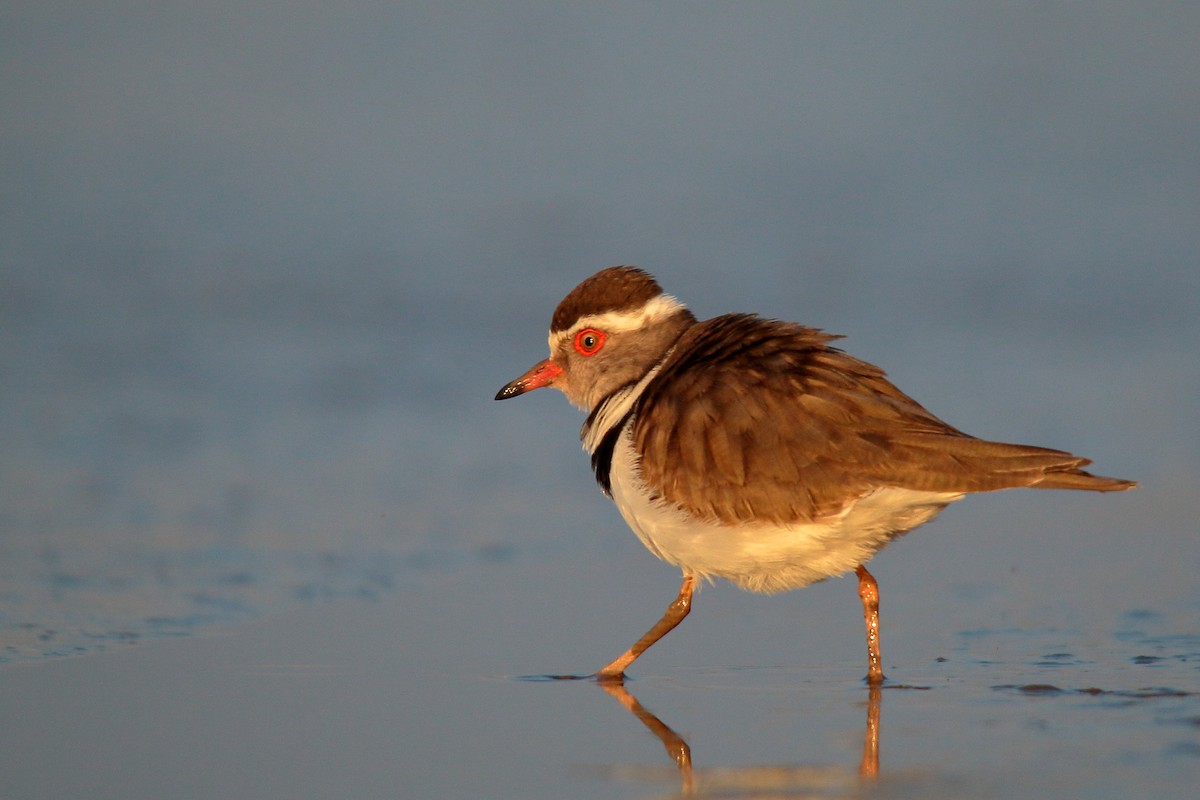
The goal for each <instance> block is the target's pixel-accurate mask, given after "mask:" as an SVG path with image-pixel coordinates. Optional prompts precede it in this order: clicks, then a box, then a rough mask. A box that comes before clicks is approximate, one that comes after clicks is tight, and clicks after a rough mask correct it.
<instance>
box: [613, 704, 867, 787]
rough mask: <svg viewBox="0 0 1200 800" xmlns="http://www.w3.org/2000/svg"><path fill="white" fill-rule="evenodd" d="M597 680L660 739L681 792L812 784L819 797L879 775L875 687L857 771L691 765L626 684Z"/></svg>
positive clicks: (684, 747) (682, 747)
mask: <svg viewBox="0 0 1200 800" xmlns="http://www.w3.org/2000/svg"><path fill="white" fill-rule="evenodd" d="M597 685H599V686H600V687H601V688H602V689H604V691H605V692H607V693H608V694H609V695H610V696H611V697H612V698H613V699H615V700H616V701H617V702H618V703H620V704H621V705H622V706H623V707H624V708H625V709H626V710H627V711H629V713H631V714H633V715H634V716H635V717H637V719H638V721H639V722H641V723H642V725H644V726H645V728H646V730H648V731H650V732H651V733H653V734H654V735H655V737H657V738H658V740H659V741H660V742H662V745H663V747H664V748H666V751H667V756H668V757H670V758H671V760H672V761H674V762H675V765H676V767H677V768H678V770H679V781H680V795H681V796H683V797H703V796H708V795H713V796H720V797H737V796H740V794H741V792H744V791H752V792H753V793H754V796H756V797H758V796H762V794H761V793H762V792H764V791H767V792H769V793H770V796H771V797H774V798H787V797H801V796H803V797H809V796H811V794H812V792H813V791H814V789H820V791H821V792H822V796H837V793H838V790H839V788H840V789H842V790H844V791H845V792H846V793H847V794H849V793H852V792H856V790H857V789H861V788H862V787H861V782H862V781H863V780H866V781H872V780H874V779H876V778H878V777H879V716H880V714H879V707H880V694H881V692H880V687H879V686H871V687H869V688H868V695H867V722H866V728H865V730H864V732H863V744H862V758H861V759H860V761H859V765H858V773H857V776H855V775H853V774H851V773H850V772H849V770H839V769H836V768H824V767H817V766H803V765H786V766H785V765H780V766H759V767H722V768H710V769H694V768H693V767H692V751H691V748H690V747H688V743H687V742H686V741H685V740H684V738H683V737H682V736H680V735H679V734H678V733H676V732H675V731H674V730H673V729H672V728H671V726H670V725H667V724H666V723H665V722H663V721H662V720H661V719H659V718H658V717H657V716H656V715H655V714H653V713H652V712H650V711H648V710H647V709H646V707H645V706H643V705H642V704H641V702H639V701H638V699H637V697H635V696H634V695H633V694H632V693H631V692H630V691H629V690H628V689H627V688H626V687H625V685H624V684H622V683H598V684H597ZM830 792H833V794H832V795H831V794H829V793H830Z"/></svg>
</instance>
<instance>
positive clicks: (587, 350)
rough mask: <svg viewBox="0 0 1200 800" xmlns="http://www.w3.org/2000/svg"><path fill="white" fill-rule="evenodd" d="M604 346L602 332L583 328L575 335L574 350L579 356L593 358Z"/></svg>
mask: <svg viewBox="0 0 1200 800" xmlns="http://www.w3.org/2000/svg"><path fill="white" fill-rule="evenodd" d="M603 346H604V331H598V330H596V329H595V328H584V329H583V330H581V331H580V332H579V333H577V334H575V349H576V350H578V351H579V353H580V354H581V355H585V356H594V355H595V354H596V353H597V351H599V350H600V348H601V347H603Z"/></svg>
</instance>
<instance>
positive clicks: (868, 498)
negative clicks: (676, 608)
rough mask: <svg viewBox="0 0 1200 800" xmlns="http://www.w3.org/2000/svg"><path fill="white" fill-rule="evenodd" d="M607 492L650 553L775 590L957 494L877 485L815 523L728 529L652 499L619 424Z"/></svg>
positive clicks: (883, 539) (881, 540) (925, 516)
mask: <svg viewBox="0 0 1200 800" xmlns="http://www.w3.org/2000/svg"><path fill="white" fill-rule="evenodd" d="M611 477H612V496H613V500H614V501H615V502H616V504H617V508H619V509H620V511H621V516H623V517H624V518H625V521H626V522H627V523H629V527H631V528H633V531H634V533H636V534H637V535H638V538H639V539H641V540H642V544H644V545H645V546H646V547H647V548H648V549H649V550H650V552H652V553H654V555H656V556H658V557H659V558H661V559H663V560H664V561H667V562H669V563H671V564H675V565H677V566H679V567H680V568H681V569H683V571H684V572H687V573H692V574H695V575H698V576H700V577H704V578H709V579H712V578H725V579H726V580H729V581H731V582H733V583H735V584H737V585H738V586H740V587H742V588H743V589H748V590H750V591H754V592H765V593H774V592H782V591H786V590H788V589H799V588H800V587H802V586H807V585H809V584H810V583H814V582H816V581H820V580H824V579H825V578H828V577H831V576H833V575H840V574H842V573H843V572H847V571H849V570H852V569H854V568H855V567H857V566H858V565H860V564H863V563H865V562H866V561H867V560H868V559H870V558H871V556H873V555H874V554H875V553H876V551H878V550H879V549H880V548H881V547H883V546H884V545H885V544H887V543H888V542H889V541H891V540H892V539H893V538H895V537H896V536H898V535H900V534H902V533H904V532H905V531H908V530H911V529H913V528H915V527H916V526H918V525H920V524H922V523H924V522H928V521H929V520H930V519H933V517H935V516H936V515H937V514H938V512H940V511H941V510H942V509H943V508H944V507H945V506H946V505H947V504H949V503H952V502H954V501H955V500H958V499H960V498H962V494H953V493H944V492H918V491H912V490H910V489H897V488H881V489H877V490H875V491H874V492H871V493H870V494H867V495H865V496H863V497H861V498H859V499H858V500H857V501H856V502H854V503H852V504H850V505H848V506H847V507H846V508H845V509H843V511H842V513H841V514H839V515H837V516H834V517H830V518H828V519H824V520H821V521H818V522H806V523H799V524H790V525H746V526H738V527H730V526H726V525H721V524H719V523H716V522H706V521H703V520H697V519H695V518H693V517H690V516H688V515H687V514H685V513H684V512H682V511H680V510H679V509H677V508H675V507H673V506H670V505H668V504H666V503H664V502H662V501H653V500H651V498H650V493H649V492H647V491H646V489H645V486H644V484H643V483H642V481H641V477H640V474H639V471H638V469H637V457H636V454H635V452H634V449H633V445H632V437H631V435H630V433H629V431H628V430H626V431H625V432H624V433H623V434H622V435H621V438H620V439H619V441H618V442H617V446H616V449H615V451H614V453H613V462H612V473H611Z"/></svg>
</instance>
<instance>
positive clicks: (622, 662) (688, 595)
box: [592, 575, 696, 683]
mask: <svg viewBox="0 0 1200 800" xmlns="http://www.w3.org/2000/svg"><path fill="white" fill-rule="evenodd" d="M695 591H696V578H695V576H692V575H684V576H683V584H682V585H681V586H680V587H679V596H678V597H676V598H675V600H674V601H673V602H672V603H671V605H669V606H667V610H666V611H665V612H664V613H663V615H662V619H660V620H659V621H658V622H656V623H654V627H653V628H651V629H650V630H648V631H646V633H645V635H643V636H642V638H640V639H638V640H637V642H636V643H635V644H634V645H633V647H631V648H629V649H628V650H626V651H625V652H624V653H622V654H621V655H620V656H618V657H617V658H615V659H613V661H612V662H610V663H609V664H607V665H606V666H604V667H602V668H601V669H600V670H599V671H598V672H596V674H594V675H593V676H592V677H593V678H595V679H596V680H598V681H604V682H613V683H621V682H622V681H623V680H625V668H626V667H628V666H629V665H630V664H632V663H633V662H634V661H636V660H637V657H638V656H640V655H641V654H642V653H644V652H646V651H647V650H649V649H650V646H651V645H652V644H654V643H655V642H657V641H658V640H659V639H661V638H662V637H664V636H666V635H667V634H668V633H670V632H671V630H672V629H674V627H675V626H676V625H678V624H679V623H681V622H683V618H684V617H686V616H687V615H688V612H689V611H691V610H692V594H693V593H694V592H695Z"/></svg>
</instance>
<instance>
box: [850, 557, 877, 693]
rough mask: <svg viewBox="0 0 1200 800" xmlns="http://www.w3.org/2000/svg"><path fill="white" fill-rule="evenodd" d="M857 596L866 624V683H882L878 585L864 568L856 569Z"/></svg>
mask: <svg viewBox="0 0 1200 800" xmlns="http://www.w3.org/2000/svg"><path fill="white" fill-rule="evenodd" d="M854 573H855V574H856V575H858V596H859V599H861V600H862V605H863V619H864V620H866V623H867V683H868V684H870V685H871V686H878V685H879V684H881V683H883V662H882V660H881V659H880V657H879V584H878V583H876V582H875V576H873V575H872V574H871V573H869V572H867V568H866V567H864V566H859V567H856V568H855V570H854Z"/></svg>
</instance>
